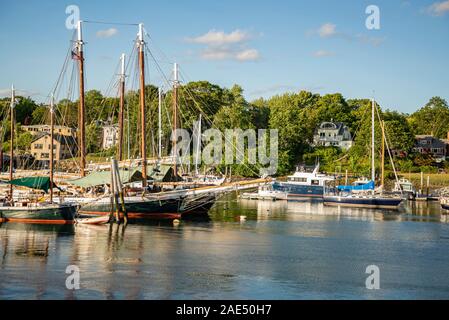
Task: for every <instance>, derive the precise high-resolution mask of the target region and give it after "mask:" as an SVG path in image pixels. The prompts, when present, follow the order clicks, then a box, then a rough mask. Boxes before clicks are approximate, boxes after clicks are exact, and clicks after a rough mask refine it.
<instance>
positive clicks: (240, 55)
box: [235, 49, 260, 61]
mask: <svg viewBox="0 0 449 320" xmlns="http://www.w3.org/2000/svg"><path fill="white" fill-rule="evenodd" d="M235 58H236V59H237V60H238V61H255V60H258V59H259V58H260V55H259V51H257V50H256V49H247V50H243V51H240V52H237V54H236V56H235Z"/></svg>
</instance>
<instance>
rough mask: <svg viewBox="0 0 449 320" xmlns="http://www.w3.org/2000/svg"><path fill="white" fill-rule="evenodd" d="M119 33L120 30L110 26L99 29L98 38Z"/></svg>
mask: <svg viewBox="0 0 449 320" xmlns="http://www.w3.org/2000/svg"><path fill="white" fill-rule="evenodd" d="M117 34H118V30H117V29H116V28H109V29H106V30H99V31H97V33H96V35H97V38H110V37H113V36H115V35H117Z"/></svg>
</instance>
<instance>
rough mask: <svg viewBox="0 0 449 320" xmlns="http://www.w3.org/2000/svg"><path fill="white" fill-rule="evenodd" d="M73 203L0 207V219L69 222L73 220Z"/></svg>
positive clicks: (55, 222)
mask: <svg viewBox="0 0 449 320" xmlns="http://www.w3.org/2000/svg"><path fill="white" fill-rule="evenodd" d="M77 208H78V207H77V206H75V205H61V206H59V205H49V206H42V207H0V221H2V222H24V223H42V224H71V223H74V221H75V215H76V211H77Z"/></svg>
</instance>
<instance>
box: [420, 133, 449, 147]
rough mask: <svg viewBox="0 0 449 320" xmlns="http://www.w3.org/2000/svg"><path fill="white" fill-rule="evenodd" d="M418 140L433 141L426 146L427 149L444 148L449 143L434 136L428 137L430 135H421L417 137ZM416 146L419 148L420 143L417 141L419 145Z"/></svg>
mask: <svg viewBox="0 0 449 320" xmlns="http://www.w3.org/2000/svg"><path fill="white" fill-rule="evenodd" d="M415 139H416V140H427V139H431V143H430V144H426V147H427V148H444V147H445V146H446V145H447V144H448V143H449V141H448V140H447V139H438V138H435V137H434V136H432V135H428V134H419V135H416V136H415ZM415 146H419V142H418V141H417V143H416V144H415Z"/></svg>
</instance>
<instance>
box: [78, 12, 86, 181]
mask: <svg viewBox="0 0 449 320" xmlns="http://www.w3.org/2000/svg"><path fill="white" fill-rule="evenodd" d="M81 23H82V21H81V20H79V21H78V41H77V42H76V47H77V51H78V52H77V54H78V57H77V59H78V67H79V100H80V101H79V112H78V128H79V134H78V146H79V149H80V150H79V154H80V169H81V177H84V176H85V175H86V173H85V171H84V170H85V168H86V147H85V141H86V132H85V105H84V54H83V45H84V42H83V33H82V29H81Z"/></svg>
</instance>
